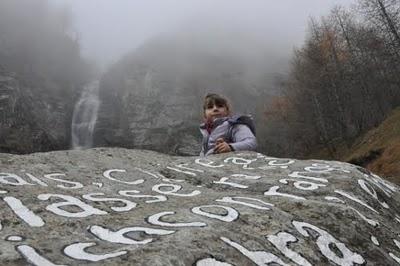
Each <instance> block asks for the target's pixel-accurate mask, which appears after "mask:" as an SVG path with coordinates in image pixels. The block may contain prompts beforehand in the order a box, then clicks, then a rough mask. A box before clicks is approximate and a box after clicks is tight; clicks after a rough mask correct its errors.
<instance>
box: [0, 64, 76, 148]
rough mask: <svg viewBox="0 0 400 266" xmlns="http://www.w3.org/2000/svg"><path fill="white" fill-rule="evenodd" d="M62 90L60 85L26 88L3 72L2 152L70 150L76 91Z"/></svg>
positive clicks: (0, 95)
mask: <svg viewBox="0 0 400 266" xmlns="http://www.w3.org/2000/svg"><path fill="white" fill-rule="evenodd" d="M31 81H34V80H31ZM36 81H37V80H36ZM60 90H62V89H61V88H60V86H59V84H55V83H51V82H49V83H45V82H43V83H41V84H35V82H32V83H31V84H29V85H27V84H26V82H24V81H23V80H22V79H20V77H19V76H18V75H17V74H16V73H7V72H0V110H1V111H0V112H1V116H0V152H9V153H32V152H37V151H49V150H60V149H67V148H68V146H69V141H70V139H69V136H70V125H71V123H70V121H71V117H72V111H73V105H74V100H75V99H74V92H73V90H71V91H69V92H67V91H64V92H60Z"/></svg>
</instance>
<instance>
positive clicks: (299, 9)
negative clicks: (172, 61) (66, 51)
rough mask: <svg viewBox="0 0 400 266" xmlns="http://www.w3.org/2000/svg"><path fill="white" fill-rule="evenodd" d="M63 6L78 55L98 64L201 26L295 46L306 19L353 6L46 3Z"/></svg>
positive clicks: (252, 1)
mask: <svg viewBox="0 0 400 266" xmlns="http://www.w3.org/2000/svg"><path fill="white" fill-rule="evenodd" d="M50 2H54V3H56V4H60V5H66V6H69V8H70V10H71V12H72V14H73V18H74V26H75V29H76V30H77V31H78V32H79V35H80V40H81V44H82V48H83V54H84V55H85V56H87V57H89V58H91V59H95V60H96V61H97V62H99V63H101V64H103V65H104V64H109V63H112V62H114V61H116V60H118V59H119V58H120V57H121V56H122V55H123V54H125V53H127V52H129V51H132V50H134V49H135V48H137V47H138V46H140V45H141V44H142V43H143V42H145V41H146V40H147V39H148V38H151V37H153V36H156V35H158V34H160V33H167V34H168V33H169V32H174V31H176V30H178V29H180V28H190V27H192V26H196V27H197V26H198V25H199V24H200V25H201V24H202V23H203V22H204V23H205V24H208V25H210V24H211V25H214V24H215V25H216V27H225V26H227V27H233V28H235V27H237V28H241V29H243V30H246V31H252V32H254V34H258V35H265V38H268V39H269V40H270V41H276V42H277V43H285V45H284V46H285V47H287V49H289V50H290V49H291V48H292V47H294V46H297V47H298V46H300V45H301V43H302V42H303V40H304V36H305V32H306V28H307V23H308V19H309V17H310V16H313V17H317V18H318V17H320V16H323V15H327V14H328V13H329V10H330V9H331V8H332V7H333V6H335V5H343V6H350V4H351V3H352V2H354V1H353V0H50Z"/></svg>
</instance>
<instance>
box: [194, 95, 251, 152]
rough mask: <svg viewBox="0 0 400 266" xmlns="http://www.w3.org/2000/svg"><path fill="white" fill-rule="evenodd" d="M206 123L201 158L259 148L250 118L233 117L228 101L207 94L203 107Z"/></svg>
mask: <svg viewBox="0 0 400 266" xmlns="http://www.w3.org/2000/svg"><path fill="white" fill-rule="evenodd" d="M203 114H204V123H202V124H201V125H200V131H201V133H202V135H203V141H202V149H201V152H200V155H201V156H207V155H210V154H216V153H224V152H231V151H244V150H246V151H254V150H255V149H256V147H257V141H256V137H255V135H254V124H253V123H252V120H251V118H250V117H248V116H232V113H231V106H230V104H229V102H228V100H227V99H225V98H224V97H222V96H220V95H218V94H214V93H212V94H207V96H206V97H205V99H204V105H203Z"/></svg>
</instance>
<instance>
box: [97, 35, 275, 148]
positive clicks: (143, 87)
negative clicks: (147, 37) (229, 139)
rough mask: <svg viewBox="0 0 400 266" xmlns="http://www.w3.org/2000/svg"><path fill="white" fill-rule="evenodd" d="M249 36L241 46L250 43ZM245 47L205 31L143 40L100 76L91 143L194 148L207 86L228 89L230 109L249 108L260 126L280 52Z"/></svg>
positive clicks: (225, 91) (243, 110)
mask: <svg viewBox="0 0 400 266" xmlns="http://www.w3.org/2000/svg"><path fill="white" fill-rule="evenodd" d="M196 34H198V33H196ZM244 39H246V38H244ZM247 41H248V42H249V43H250V44H247V46H246V45H243V47H251V45H253V46H254V45H255V42H253V43H252V42H251V40H247ZM243 47H240V42H237V43H227V41H226V40H224V36H219V35H216V36H213V35H212V36H210V34H208V35H205V36H197V35H195V34H193V35H190V34H176V35H171V36H160V37H158V38H155V39H153V40H151V41H149V42H147V43H146V44H144V45H143V46H142V47H141V48H139V49H137V50H136V51H135V52H134V53H132V54H130V55H128V56H126V57H125V58H124V59H122V60H121V61H120V62H118V63H117V64H116V65H114V66H113V67H112V68H111V69H110V70H109V71H108V72H107V73H106V74H105V75H104V77H103V79H102V81H101V83H100V95H99V97H100V100H101V102H102V104H101V106H100V109H99V115H98V120H97V121H98V122H97V125H96V128H95V136H94V145H95V146H119V147H128V148H133V147H135V148H145V149H151V150H156V151H161V152H165V153H169V154H178V155H196V154H198V152H199V148H198V147H199V142H200V140H199V138H200V133H199V132H198V124H199V123H200V122H201V120H202V113H201V112H202V111H201V109H202V107H201V106H202V103H201V102H202V100H203V98H204V96H205V95H206V93H208V92H216V93H222V94H225V95H226V96H229V98H230V99H231V100H232V102H233V107H234V111H236V112H239V113H245V114H246V113H251V114H253V116H255V118H256V121H257V122H259V125H260V126H261V122H260V121H261V120H260V121H259V120H257V115H260V116H262V114H261V113H260V112H259V111H258V110H257V107H258V106H263V105H264V104H266V103H267V102H268V100H269V97H268V95H270V94H273V93H274V92H273V85H272V84H273V80H274V77H275V74H273V73H274V71H279V69H281V68H282V66H280V65H279V64H275V65H274V67H275V68H274V67H271V65H273V61H274V60H278V59H277V58H281V57H279V56H276V57H274V56H272V55H271V54H272V53H273V51H269V54H263V55H258V57H257V59H255V56H254V55H249V54H250V53H251V52H252V51H248V48H247V50H245V49H244V48H243ZM265 62H268V64H265ZM263 63H264V65H263ZM273 69H274V70H273ZM257 112H258V113H257Z"/></svg>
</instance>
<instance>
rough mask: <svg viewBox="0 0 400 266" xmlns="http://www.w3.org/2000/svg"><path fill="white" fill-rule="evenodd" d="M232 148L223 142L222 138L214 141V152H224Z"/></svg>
mask: <svg viewBox="0 0 400 266" xmlns="http://www.w3.org/2000/svg"><path fill="white" fill-rule="evenodd" d="M231 151H232V149H231V147H230V146H229V144H228V143H226V142H225V140H224V139H223V138H219V139H217V141H216V142H215V148H214V153H225V152H231Z"/></svg>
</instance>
